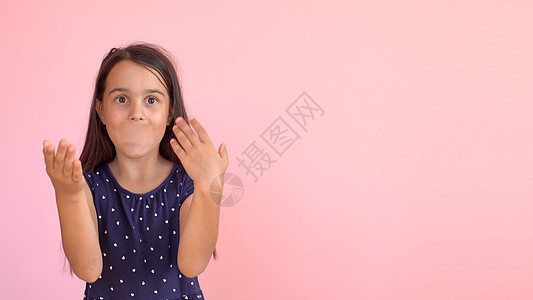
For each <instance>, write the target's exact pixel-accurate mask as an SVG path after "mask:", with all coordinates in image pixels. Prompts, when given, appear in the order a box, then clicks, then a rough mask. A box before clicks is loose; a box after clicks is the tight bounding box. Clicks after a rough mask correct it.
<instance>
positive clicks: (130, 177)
mask: <svg viewBox="0 0 533 300" xmlns="http://www.w3.org/2000/svg"><path fill="white" fill-rule="evenodd" d="M172 166H173V164H172V162H171V161H169V160H167V159H165V158H164V157H163V156H162V155H161V154H160V153H157V156H152V157H144V158H142V159H129V158H126V157H123V156H121V155H120V154H119V153H117V155H116V156H115V158H114V159H113V160H112V161H111V162H110V163H109V169H111V172H113V175H114V176H115V177H116V178H117V180H118V179H119V178H120V179H121V180H122V181H125V182H149V181H151V180H153V179H154V178H159V177H161V176H164V177H166V176H167V175H168V174H169V173H170V170H172ZM165 174H166V175H165Z"/></svg>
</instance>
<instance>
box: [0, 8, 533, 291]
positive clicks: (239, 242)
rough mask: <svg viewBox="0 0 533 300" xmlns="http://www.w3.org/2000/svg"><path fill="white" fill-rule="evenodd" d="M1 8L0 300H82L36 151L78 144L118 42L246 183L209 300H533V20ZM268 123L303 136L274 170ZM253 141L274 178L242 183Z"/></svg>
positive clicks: (404, 11) (501, 12) (205, 277)
mask: <svg viewBox="0 0 533 300" xmlns="http://www.w3.org/2000/svg"><path fill="white" fill-rule="evenodd" d="M1 7H2V8H1V9H0V25H1V28H2V29H1V31H0V41H1V47H0V69H1V78H0V79H1V80H0V84H1V91H2V93H3V94H2V100H1V101H2V114H1V118H0V122H2V124H1V126H0V133H1V140H2V144H3V147H1V148H0V149H1V150H0V151H1V155H0V159H1V166H2V171H1V173H0V182H1V191H0V195H2V197H3V201H2V209H1V210H0V231H1V236H2V246H1V247H0V254H1V255H0V266H1V267H0V290H1V291H2V294H1V296H0V297H1V298H2V299H82V297H83V288H84V283H83V282H82V281H81V280H79V279H77V278H76V277H75V278H70V277H69V276H67V275H66V273H64V272H63V270H62V263H63V260H62V259H63V256H62V253H61V249H60V231H59V221H58V218H57V210H56V206H55V200H54V194H53V189H52V186H51V184H50V181H49V179H48V177H47V176H46V173H45V171H44V162H43V158H42V152H41V148H42V146H41V145H42V140H43V139H45V138H47V139H50V140H51V141H53V142H54V143H57V142H58V141H59V139H60V138H62V137H65V138H67V139H69V140H70V141H73V142H76V143H77V145H78V147H81V146H82V143H83V140H84V132H85V128H86V120H87V114H88V106H89V101H90V99H91V96H92V87H93V84H94V78H95V76H96V72H97V70H98V67H99V64H100V62H101V59H102V58H103V56H104V54H105V53H106V52H107V51H109V49H110V48H111V47H116V46H121V45H124V44H127V43H129V42H133V41H148V42H153V43H156V44H160V45H162V46H164V47H166V48H167V49H169V50H170V51H172V52H173V53H174V55H175V56H176V58H177V60H178V61H179V64H180V67H179V72H180V73H179V75H180V76H181V80H182V84H183V90H184V95H185V101H186V105H187V107H188V110H189V112H190V113H191V114H192V115H194V116H196V117H197V118H198V119H199V120H200V121H201V122H202V123H203V124H204V126H205V127H206V128H207V130H208V132H209V134H210V136H211V138H212V140H213V142H214V143H215V144H216V145H217V147H218V145H220V143H223V142H224V143H227V149H228V152H229V154H230V166H229V168H228V172H231V173H234V174H236V175H237V176H238V177H239V178H241V179H242V181H243V183H244V195H243V198H242V199H241V201H240V202H239V203H237V204H236V205H233V206H229V207H225V208H224V209H223V210H222V215H221V225H220V226H221V227H220V236H219V240H218V244H217V250H218V252H219V255H220V259H219V260H217V261H213V260H211V262H210V264H209V266H208V268H207V270H206V271H205V272H204V273H203V274H201V275H200V283H201V286H202V288H203V290H204V293H205V296H206V298H207V299H532V298H533V288H532V282H533V226H532V225H533V224H532V221H531V220H532V219H533V201H532V199H533V198H532V197H533V187H532V186H533V185H532V183H531V182H532V180H533V171H532V170H533V159H532V155H531V153H533V143H532V141H531V137H532V135H531V132H532V129H533V128H532V127H533V126H532V125H533V122H532V119H533V118H532V117H533V102H532V97H531V95H532V94H531V86H532V85H531V84H532V80H533V72H532V70H533V69H532V68H533V58H532V57H533V56H532V53H533V39H532V36H531V28H533V22H532V21H531V20H532V19H531V15H532V14H533V5H531V2H529V3H526V1H326V2H324V1H254V2H250V1H230V2H228V1H223V2H219V1H211V2H210V3H201V2H199V3H196V2H194V1H151V2H150V4H148V2H146V1H144V2H141V1H114V2H113V4H112V5H111V6H110V5H109V4H108V1H102V2H100V3H97V2H94V1H93V2H90V4H89V3H84V4H78V3H76V4H74V2H72V1H22V2H20V1H3V2H2V4H1ZM304 91H305V92H307V94H308V95H309V96H310V97H311V98H312V99H314V100H315V101H316V103H317V104H318V105H319V106H320V107H321V108H322V109H323V110H324V114H323V115H322V116H319V115H314V119H313V120H311V119H309V118H308V119H307V121H308V123H307V125H306V127H305V129H306V131H305V130H304V129H303V128H301V127H299V126H298V125H297V124H296V123H295V121H294V120H293V119H291V118H290V116H289V114H288V113H287V112H286V111H285V110H286V109H287V108H288V107H289V106H290V105H291V104H292V103H293V102H294V101H295V100H296V99H297V98H298V96H300V95H301V94H302V93H303V92H304ZM300 100H301V99H300ZM304 113H305V111H304ZM278 117H282V118H283V120H285V121H286V122H287V124H288V125H289V126H290V127H291V128H292V129H293V130H295V131H296V133H297V134H298V135H299V136H300V139H298V140H296V141H295V142H294V144H292V145H291V146H290V147H289V148H288V149H287V150H286V151H285V152H284V153H283V154H282V156H279V155H277V154H276V153H275V151H273V149H272V148H270V147H269V146H268V145H267V144H266V142H265V141H264V140H263V139H262V138H261V135H262V134H263V132H264V131H265V130H267V129H268V128H269V126H270V125H272V123H273V122H274V121H275V120H276V119H277V118H278ZM254 141H255V145H259V146H260V147H261V148H262V149H264V150H265V151H266V152H268V153H269V154H270V155H271V158H272V159H274V160H277V161H276V162H275V163H273V164H272V165H271V168H270V169H268V170H266V171H264V173H263V175H262V176H261V177H259V179H258V180H257V182H254V180H253V179H252V177H251V176H247V175H246V173H245V171H244V168H242V167H239V166H238V160H237V157H239V158H241V159H242V158H243V157H244V154H243V152H245V150H246V149H247V147H248V146H250V145H251V144H252V142H254Z"/></svg>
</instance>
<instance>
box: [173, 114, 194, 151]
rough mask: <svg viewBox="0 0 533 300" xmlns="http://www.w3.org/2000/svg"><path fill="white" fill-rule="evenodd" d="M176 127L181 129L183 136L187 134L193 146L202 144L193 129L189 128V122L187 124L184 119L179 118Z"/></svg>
mask: <svg viewBox="0 0 533 300" xmlns="http://www.w3.org/2000/svg"><path fill="white" fill-rule="evenodd" d="M176 125H177V126H178V128H179V129H181V131H182V132H183V134H185V136H186V137H187V139H188V140H189V143H191V145H193V146H196V145H197V144H198V143H200V140H199V139H198V137H197V136H196V133H194V132H193V131H192V128H191V127H190V126H189V124H187V122H185V120H184V119H183V118H182V117H178V118H177V119H176Z"/></svg>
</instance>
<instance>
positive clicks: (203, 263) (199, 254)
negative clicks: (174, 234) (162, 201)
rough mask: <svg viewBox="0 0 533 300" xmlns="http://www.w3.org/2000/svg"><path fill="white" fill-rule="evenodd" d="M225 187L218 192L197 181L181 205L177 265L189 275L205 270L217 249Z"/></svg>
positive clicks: (190, 276) (195, 274) (183, 272)
mask: <svg viewBox="0 0 533 300" xmlns="http://www.w3.org/2000/svg"><path fill="white" fill-rule="evenodd" d="M222 187H223V185H221V186H220V190H219V191H218V192H217V191H214V190H209V189H208V188H207V186H206V185H202V184H196V183H195V185H194V193H193V194H191V195H190V196H189V197H188V198H187V199H185V201H184V202H183V205H182V206H181V208H180V242H179V246H178V268H179V269H180V271H181V273H182V274H183V275H185V276H187V277H189V278H192V277H195V276H198V275H200V274H201V273H202V272H203V271H204V270H205V269H206V267H207V265H208V263H209V260H210V259H211V255H212V254H213V250H214V249H215V246H216V243H217V239H218V228H219V219H220V201H221V196H222Z"/></svg>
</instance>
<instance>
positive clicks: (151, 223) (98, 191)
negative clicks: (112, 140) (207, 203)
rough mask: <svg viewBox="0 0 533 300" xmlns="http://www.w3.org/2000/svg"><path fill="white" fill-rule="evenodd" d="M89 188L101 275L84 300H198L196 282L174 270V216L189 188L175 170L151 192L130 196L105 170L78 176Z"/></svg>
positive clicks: (176, 217)
mask: <svg viewBox="0 0 533 300" xmlns="http://www.w3.org/2000/svg"><path fill="white" fill-rule="evenodd" d="M83 175H84V177H85V179H86V181H87V183H88V185H89V187H90V188H91V191H92V194H93V198H94V205H95V207H96V215H97V218H98V234H99V239H100V248H101V250H102V258H103V264H104V265H103V270H102V274H101V276H100V277H98V279H97V280H96V281H95V282H94V283H88V282H87V283H86V286H85V296H84V299H90V300H93V299H96V300H100V299H169V300H170V299H202V300H204V297H203V293H202V290H201V289H200V284H199V283H198V277H197V276H196V277H193V278H189V277H186V276H185V275H183V274H182V273H181V272H180V270H179V268H178V264H177V258H178V244H179V239H180V237H179V234H180V226H179V213H180V207H181V204H182V203H183V201H185V199H187V197H188V196H189V195H191V194H192V193H193V191H194V184H193V181H192V179H191V178H190V177H189V175H188V174H187V172H186V171H185V169H184V168H183V166H177V165H174V167H173V168H172V171H171V172H170V174H169V176H168V177H167V178H166V179H165V181H163V183H161V185H159V186H158V187H157V188H156V189H154V190H153V191H151V192H148V193H145V194H136V193H132V192H130V191H128V190H126V189H124V188H123V187H121V186H120V185H119V183H118V182H117V180H116V178H115V176H113V173H112V172H111V170H110V169H109V166H108V165H107V164H103V165H100V166H97V167H96V168H94V170H93V171H92V172H84V173H83Z"/></svg>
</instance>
